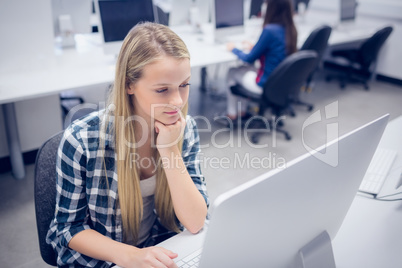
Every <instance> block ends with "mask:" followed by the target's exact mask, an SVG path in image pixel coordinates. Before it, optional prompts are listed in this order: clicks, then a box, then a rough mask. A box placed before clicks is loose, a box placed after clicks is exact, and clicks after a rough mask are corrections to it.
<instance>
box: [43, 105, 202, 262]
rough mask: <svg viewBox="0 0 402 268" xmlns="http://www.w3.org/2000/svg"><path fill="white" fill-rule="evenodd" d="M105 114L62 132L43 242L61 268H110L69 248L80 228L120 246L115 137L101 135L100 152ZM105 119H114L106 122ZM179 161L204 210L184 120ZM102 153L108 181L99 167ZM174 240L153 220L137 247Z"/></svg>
mask: <svg viewBox="0 0 402 268" xmlns="http://www.w3.org/2000/svg"><path fill="white" fill-rule="evenodd" d="M103 114H104V111H101V112H94V113H91V114H90V115H88V116H86V117H84V118H82V119H80V120H77V121H75V122H73V123H72V124H71V125H70V126H69V127H68V128H67V129H66V130H65V132H64V136H63V138H62V140H61V143H60V146H59V150H58V154H57V165H56V170H57V186H56V187H57V194H56V211H55V217H54V219H53V220H52V222H51V223H50V227H49V231H48V234H47V239H46V242H47V243H48V244H51V245H52V247H53V248H54V249H55V251H56V252H57V255H58V257H57V263H58V265H59V266H66V267H79V266H85V267H109V266H111V265H112V263H108V262H104V261H100V260H96V259H92V258H90V257H88V256H85V255H82V254H80V253H78V252H76V251H74V250H72V249H70V248H69V247H68V243H69V242H70V240H71V238H72V237H73V236H74V235H75V234H77V233H79V232H80V231H83V230H85V229H93V230H96V231H98V232H99V233H101V234H103V235H105V236H107V237H109V238H111V239H113V240H116V241H118V242H123V229H122V220H121V212H120V208H119V202H118V193H117V179H118V178H117V173H116V172H117V171H116V165H115V161H116V153H115V151H114V136H113V135H111V134H110V133H108V131H109V129H110V128H108V130H107V133H106V135H105V150H103V149H101V148H99V147H100V145H99V144H100V139H99V130H100V126H101V117H102V116H103ZM110 120H113V117H111V119H110ZM186 123H187V125H186V129H185V132H184V142H183V148H182V149H183V150H182V157H183V160H184V163H185V165H186V167H187V170H188V173H189V174H190V176H191V178H192V180H193V182H194V184H195V185H196V186H197V188H198V190H199V191H200V193H201V194H202V196H203V197H204V199H205V202H206V203H207V205H209V201H208V195H207V191H206V185H205V179H204V177H203V175H202V174H201V169H200V159H199V152H200V148H199V136H198V131H197V127H196V124H195V121H194V119H193V118H191V117H190V116H187V118H186ZM110 124H111V123H109V126H110ZM103 152H104V155H105V163H106V170H107V180H108V183H106V178H105V176H104V175H105V170H104V166H103V159H102V158H103ZM171 235H173V234H172V232H170V231H167V230H166V229H165V228H164V227H163V226H162V225H161V224H160V223H159V220H156V222H155V224H154V226H153V229H152V231H151V235H150V238H149V239H148V240H147V241H146V243H144V244H143V245H142V246H149V245H152V244H154V243H157V242H158V238H159V239H160V238H161V237H163V238H166V237H169V236H171Z"/></svg>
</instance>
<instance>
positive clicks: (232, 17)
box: [215, 0, 244, 29]
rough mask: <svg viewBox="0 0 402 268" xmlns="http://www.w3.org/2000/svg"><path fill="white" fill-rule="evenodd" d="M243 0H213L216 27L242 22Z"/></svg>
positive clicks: (237, 24)
mask: <svg viewBox="0 0 402 268" xmlns="http://www.w3.org/2000/svg"><path fill="white" fill-rule="evenodd" d="M243 10H244V4H243V0H215V27H216V29H220V28H228V27H235V26H242V25H243V24H244V11H243Z"/></svg>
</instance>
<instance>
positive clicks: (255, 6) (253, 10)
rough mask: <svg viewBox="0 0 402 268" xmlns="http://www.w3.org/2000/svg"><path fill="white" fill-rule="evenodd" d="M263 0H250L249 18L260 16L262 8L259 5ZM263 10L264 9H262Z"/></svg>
mask: <svg viewBox="0 0 402 268" xmlns="http://www.w3.org/2000/svg"><path fill="white" fill-rule="evenodd" d="M264 2H265V0H251V1H250V15H249V18H250V19H251V18H260V17H261V16H262V13H263V10H261V7H262V5H263V3H264ZM264 12H265V11H264Z"/></svg>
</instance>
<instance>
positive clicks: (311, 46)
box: [293, 25, 332, 113]
mask: <svg viewBox="0 0 402 268" xmlns="http://www.w3.org/2000/svg"><path fill="white" fill-rule="evenodd" d="M331 32H332V28H331V27H330V26H328V25H322V26H320V27H318V28H316V29H314V31H312V32H311V33H310V35H309V36H308V37H307V39H306V41H305V42H304V43H303V45H302V47H301V48H300V50H313V51H315V52H316V53H317V63H316V66H315V68H314V69H313V71H312V72H311V73H310V74H309V75H308V77H307V79H306V83H305V85H303V86H302V90H304V91H308V92H309V91H311V86H310V84H311V81H312V80H313V77H314V74H315V72H317V70H318V69H320V68H321V59H322V56H323V55H324V52H325V50H326V49H327V46H328V39H329V37H330V35H331ZM293 104H296V105H303V106H306V107H307V110H308V111H312V110H313V109H314V106H313V105H312V104H309V103H306V102H302V101H301V100H300V98H299V94H296V95H295V97H294V100H293ZM293 113H294V112H293Z"/></svg>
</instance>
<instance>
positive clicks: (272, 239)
mask: <svg viewBox="0 0 402 268" xmlns="http://www.w3.org/2000/svg"><path fill="white" fill-rule="evenodd" d="M318 112H319V111H318ZM327 115H328V112H327ZM388 117H389V115H385V116H382V117H380V118H379V119H376V120H374V121H372V122H370V123H368V124H366V125H364V126H362V127H360V128H358V129H356V130H354V131H352V132H350V133H348V134H346V135H344V136H342V137H340V138H339V139H336V140H333V141H331V142H328V143H327V144H326V145H324V146H322V147H320V148H317V149H312V150H311V151H310V152H309V153H306V154H305V155H303V156H301V157H299V158H297V159H295V160H293V161H291V162H289V163H287V165H286V168H281V169H276V170H272V171H270V172H268V173H266V174H263V175H261V176H259V177H257V178H255V179H253V180H251V181H249V182H247V183H245V184H243V185H240V186H238V187H236V188H234V189H232V190H230V191H228V192H226V193H224V194H222V195H220V196H219V197H218V198H216V199H215V202H214V205H213V206H212V211H211V219H210V223H209V225H208V230H207V232H206V236H205V242H204V246H203V251H202V255H201V263H200V267H286V268H288V267H305V268H309V267H335V263H334V256H333V252H332V246H331V240H332V239H334V238H335V236H336V234H337V232H338V230H339V228H340V227H341V225H342V222H343V220H344V218H345V216H346V214H347V211H348V210H349V207H350V205H351V204H352V201H353V199H354V198H355V196H356V193H357V190H358V188H359V185H360V183H361V181H362V179H363V177H364V175H365V172H366V170H367V168H368V166H369V164H370V161H371V159H372V156H373V154H374V152H375V150H376V148H377V145H378V143H379V141H380V139H381V137H382V134H383V131H384V129H385V126H386V125H387V121H388ZM306 122H307V121H306ZM331 124H332V123H331ZM316 238H320V239H321V238H322V240H319V241H317V240H316ZM311 242H312V243H311ZM300 250H301V251H302V252H303V254H304V255H303V256H304V257H305V259H304V261H306V262H305V263H304V266H303V265H300V266H297V265H296V264H300V261H301V259H300V258H298V256H299V255H298V254H299V251H300ZM321 250H322V251H321ZM234 252H235V254H234ZM309 253H311V254H312V255H309ZM314 254H316V255H314ZM310 257H312V258H310ZM335 257H336V256H335ZM315 258H318V259H315ZM308 261H310V264H311V261H312V262H313V264H315V266H313V265H308ZM315 261H317V262H319V263H320V265H317V263H316V262H315ZM331 264H332V265H331Z"/></svg>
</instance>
